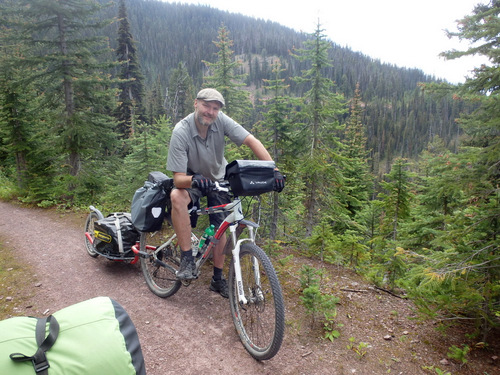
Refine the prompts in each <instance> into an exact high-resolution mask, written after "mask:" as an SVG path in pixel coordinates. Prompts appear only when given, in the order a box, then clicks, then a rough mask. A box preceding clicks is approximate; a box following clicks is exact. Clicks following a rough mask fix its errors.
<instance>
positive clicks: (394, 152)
mask: <svg viewBox="0 0 500 375" xmlns="http://www.w3.org/2000/svg"><path fill="white" fill-rule="evenodd" d="M103 1H105V0H103ZM127 9H128V17H129V20H130V24H131V32H132V34H133V36H134V38H135V39H136V41H137V48H138V52H139V57H140V60H141V64H142V68H143V72H144V74H145V77H146V82H147V84H148V85H152V84H153V83H154V82H155V81H156V80H159V81H160V82H161V85H162V87H163V88H165V87H166V85H167V82H168V79H169V77H170V75H171V73H172V71H173V70H174V69H176V68H177V67H178V65H179V63H184V64H185V65H186V68H187V71H188V73H189V75H190V76H191V77H192V79H193V81H194V85H195V86H196V87H200V86H201V85H202V83H203V76H204V74H206V66H205V64H203V60H206V61H214V59H215V54H216V52H217V47H216V46H215V44H214V43H213V42H214V41H215V40H216V39H217V31H218V29H219V28H220V27H221V25H225V26H226V27H227V29H228V30H229V32H230V38H231V39H232V40H233V42H234V52H235V55H237V56H238V58H240V59H242V61H243V62H244V66H245V69H244V71H245V72H246V73H247V74H248V77H247V79H246V80H245V83H246V84H247V85H248V89H249V90H259V89H260V90H262V80H263V79H270V78H271V77H272V73H271V62H270V61H272V60H273V58H276V57H278V58H279V59H280V61H281V63H282V68H283V69H285V70H284V73H283V77H286V78H290V77H295V76H298V75H300V72H301V71H302V70H304V69H306V64H304V63H300V62H298V61H297V60H296V59H294V58H293V56H291V54H290V52H291V51H292V50H293V49H294V48H300V46H301V44H302V43H303V42H304V40H306V39H307V38H310V35H309V34H311V33H313V32H314V30H312V29H311V30H306V33H299V32H296V31H294V30H292V29H290V28H287V27H284V26H281V25H279V24H277V23H275V22H270V21H264V20H259V19H254V18H251V17H247V16H243V15H240V14H232V13H229V12H225V11H223V10H218V9H214V8H211V7H209V6H203V5H187V4H180V3H174V4H172V3H164V2H161V1H157V0H128V1H127ZM107 12H108V14H107V15H108V17H114V16H116V14H117V10H116V8H115V7H113V8H109V9H108V10H107ZM325 17H327V15H325ZM320 22H321V20H320ZM111 31H112V32H115V31H116V29H115V28H111ZM115 39H116V38H114V37H113V34H110V40H111V41H114V40H115ZM328 57H329V59H330V60H331V61H332V66H331V67H329V68H325V70H324V72H323V73H324V74H325V76H326V77H328V78H329V79H331V80H333V81H334V82H335V84H336V89H337V90H338V91H339V92H341V93H342V94H344V96H345V98H346V99H347V100H349V99H352V97H353V95H354V90H355V87H356V84H357V83H359V88H360V91H361V97H362V101H363V102H364V108H365V110H364V112H363V117H362V121H363V123H364V124H365V125H366V127H367V132H368V148H369V149H370V150H371V157H372V163H373V169H374V171H375V172H376V173H380V174H383V173H386V172H388V168H390V165H391V163H392V160H393V159H394V157H397V156H403V157H411V158H414V157H417V155H418V154H419V153H420V152H421V151H422V150H423V149H424V148H425V147H426V146H427V144H428V143H429V142H430V141H431V140H432V138H433V137H434V136H436V135H437V136H439V137H441V139H443V141H444V142H445V144H446V145H448V146H450V147H451V148H454V147H455V148H456V147H457V140H458V136H459V131H458V127H457V125H456V122H455V119H456V118H457V117H458V116H459V114H460V113H461V112H463V111H468V110H470V107H469V108H468V107H467V106H466V105H465V104H464V102H462V101H457V100H452V99H451V97H450V96H445V97H443V98H436V97H434V98H430V97H425V96H424V95H423V93H422V92H421V90H420V88H419V87H418V83H419V82H430V81H432V80H433V79H435V77H430V76H427V75H425V74H424V73H423V72H422V71H420V70H417V69H406V68H398V67H396V66H392V65H388V64H382V63H381V62H380V61H378V60H374V59H372V58H370V57H369V56H365V55H363V54H361V53H357V52H353V51H351V50H350V49H348V48H344V47H340V46H338V45H336V44H335V43H334V42H332V43H331V49H330V50H329V54H328ZM287 83H288V84H289V85H290V89H289V92H288V93H289V94H290V95H294V96H298V97H300V96H303V94H304V92H305V91H306V90H307V89H308V87H307V86H306V87H299V86H298V85H297V84H296V83H295V82H294V81H292V80H289V79H288V80H287Z"/></svg>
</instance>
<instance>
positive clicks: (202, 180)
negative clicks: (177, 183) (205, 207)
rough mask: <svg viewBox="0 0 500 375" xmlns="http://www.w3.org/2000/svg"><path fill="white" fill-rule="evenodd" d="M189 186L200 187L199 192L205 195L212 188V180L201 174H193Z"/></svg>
mask: <svg viewBox="0 0 500 375" xmlns="http://www.w3.org/2000/svg"><path fill="white" fill-rule="evenodd" d="M191 186H193V187H195V188H198V189H200V190H201V192H202V193H203V194H205V195H206V194H207V193H208V192H209V191H210V190H211V189H212V187H213V186H214V183H213V182H212V180H210V179H209V178H207V177H204V176H202V175H201V174H195V175H193V180H192V183H191Z"/></svg>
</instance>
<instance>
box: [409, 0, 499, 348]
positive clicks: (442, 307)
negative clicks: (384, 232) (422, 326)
mask: <svg viewBox="0 0 500 375" xmlns="http://www.w3.org/2000/svg"><path fill="white" fill-rule="evenodd" d="M499 15H500V1H498V0H492V1H491V2H490V3H489V4H479V5H477V6H476V7H475V8H474V10H473V12H472V14H471V15H469V16H466V17H465V18H463V19H462V20H459V21H458V31H457V32H448V34H449V36H450V37H458V38H460V39H466V40H469V41H470V42H471V43H470V44H469V45H470V47H469V48H468V49H467V50H465V51H456V50H453V51H448V52H444V53H443V56H445V57H446V58H448V59H455V58H460V57H462V56H468V55H475V54H479V55H483V56H485V57H487V58H488V60H489V62H490V65H486V64H483V65H481V66H479V67H477V68H475V69H474V71H473V74H472V76H471V77H468V78H467V79H466V82H465V83H464V84H463V85H460V86H459V87H458V88H453V87H451V88H448V90H453V91H454V97H455V99H456V100H459V99H460V100H470V101H472V102H474V103H479V106H478V108H477V109H476V110H475V111H474V112H472V113H471V114H469V115H462V116H461V117H460V119H459V123H460V125H461V127H462V129H463V131H464V135H463V136H462V137H461V142H462V143H461V147H460V149H459V152H458V153H457V154H451V153H442V155H440V156H436V157H435V160H431V161H432V162H433V163H432V164H431V167H433V169H434V170H433V171H432V172H433V173H434V174H435V176H436V177H435V178H429V179H427V180H426V182H427V184H428V185H427V193H426V195H425V197H426V198H427V199H426V200H425V201H423V203H425V204H427V206H428V207H429V204H432V203H434V204H435V207H436V210H437V209H438V208H439V211H440V212H441V214H442V216H441V220H442V223H440V225H441V229H442V231H434V232H432V233H431V234H432V236H433V238H432V241H431V246H432V247H433V250H434V251H433V252H431V253H429V254H424V255H425V259H426V262H425V263H423V264H421V265H416V266H415V267H414V268H413V269H412V272H411V274H410V275H409V277H408V280H407V285H408V287H409V288H410V290H411V291H412V295H413V296H414V297H415V298H417V302H420V305H421V307H422V310H423V311H427V312H428V313H429V314H432V316H436V315H437V314H440V315H441V316H445V317H449V316H451V317H457V316H458V317H463V316H466V317H468V318H470V317H472V318H474V319H475V320H476V323H477V328H478V331H479V332H480V333H481V335H482V337H481V340H482V341H484V342H486V341H487V339H488V334H489V332H490V330H491V328H492V327H494V326H498V325H499V322H498V314H499V312H500V289H499V287H498V285H499V282H500V257H499V256H498V254H499V248H500V240H499V236H498V233H500V214H499V212H500V190H499V186H500V162H499V157H498V155H500V107H499V105H498V103H499V93H500V90H499V89H498V88H499V87H500V56H499V54H498V49H499V47H500V46H499V40H500V39H499V36H500V22H499ZM427 89H433V90H436V89H442V86H440V87H437V88H436V87H435V85H434V86H431V87H427ZM436 159H437V160H436ZM439 159H440V160H439ZM438 173H439V176H438V175H437V174H438ZM429 195H435V198H434V200H431V199H429Z"/></svg>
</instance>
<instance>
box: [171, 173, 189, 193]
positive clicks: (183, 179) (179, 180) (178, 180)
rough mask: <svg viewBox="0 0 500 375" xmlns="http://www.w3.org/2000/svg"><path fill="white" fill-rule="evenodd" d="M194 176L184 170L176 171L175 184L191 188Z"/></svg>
mask: <svg viewBox="0 0 500 375" xmlns="http://www.w3.org/2000/svg"><path fill="white" fill-rule="evenodd" d="M192 180H193V176H188V175H187V174H185V173H183V172H174V185H175V187H177V188H178V189H189V188H190V187H191V182H192Z"/></svg>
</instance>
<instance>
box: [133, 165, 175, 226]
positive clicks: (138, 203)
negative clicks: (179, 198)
mask: <svg viewBox="0 0 500 375" xmlns="http://www.w3.org/2000/svg"><path fill="white" fill-rule="evenodd" d="M173 185H174V180H173V179H171V178H170V177H168V176H167V175H165V174H164V173H162V172H150V173H149V175H148V180H147V181H145V182H144V186H143V187H141V188H139V189H137V190H136V191H135V194H134V197H133V199H132V209H131V213H132V223H133V224H134V226H135V227H136V228H137V230H139V231H141V232H155V231H157V230H160V229H161V227H162V224H163V220H164V218H165V210H169V209H170V207H169V206H170V191H171V190H172V187H173Z"/></svg>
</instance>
